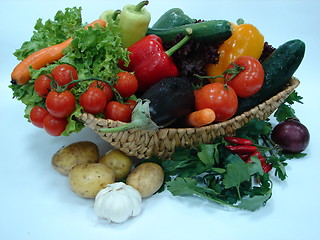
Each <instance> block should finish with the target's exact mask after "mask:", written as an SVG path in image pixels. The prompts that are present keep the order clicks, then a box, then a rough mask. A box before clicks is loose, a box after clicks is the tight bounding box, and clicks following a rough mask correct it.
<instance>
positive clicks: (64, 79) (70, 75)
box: [51, 64, 78, 89]
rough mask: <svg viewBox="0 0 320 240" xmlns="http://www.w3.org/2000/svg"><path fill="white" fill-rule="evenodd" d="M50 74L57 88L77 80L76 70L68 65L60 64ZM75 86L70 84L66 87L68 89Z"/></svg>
mask: <svg viewBox="0 0 320 240" xmlns="http://www.w3.org/2000/svg"><path fill="white" fill-rule="evenodd" d="M51 73H52V76H53V78H54V80H55V81H56V82H57V83H58V85H59V86H62V85H65V84H67V83H69V82H71V81H72V80H76V79H78V73H77V70H76V69H75V68H74V67H73V66H71V65H69V64H60V65H58V66H56V67H55V68H54V69H53V70H52V72H51ZM75 85H76V83H74V84H70V85H69V86H68V89H71V88H73V87H74V86H75Z"/></svg>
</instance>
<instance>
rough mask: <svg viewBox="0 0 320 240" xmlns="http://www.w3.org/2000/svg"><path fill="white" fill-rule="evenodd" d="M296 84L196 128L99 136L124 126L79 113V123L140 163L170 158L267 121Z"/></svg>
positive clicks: (126, 132) (117, 122)
mask: <svg viewBox="0 0 320 240" xmlns="http://www.w3.org/2000/svg"><path fill="white" fill-rule="evenodd" d="M299 84H300V81H299V80H298V79H297V78H295V77H292V78H291V79H290V81H289V82H288V84H287V85H286V87H285V88H284V89H283V90H282V91H281V92H279V93H278V94H276V95H275V96H273V97H271V98H270V99H268V100H267V101H265V102H263V103H261V104H259V105H257V106H255V107H253V108H251V109H250V110H248V111H246V112H244V113H242V114H240V115H238V116H235V117H232V118H230V119H229V120H227V121H223V122H218V123H213V124H210V125H207V126H203V127H198V128H160V129H158V130H157V131H153V130H139V129H131V130H126V131H122V132H115V133H102V132H100V131H99V129H100V128H112V127H117V126H120V125H123V124H126V123H124V122H120V121H113V120H110V119H103V118H95V117H94V116H93V115H92V114H90V113H83V114H82V115H81V116H80V119H81V120H82V121H83V122H84V123H85V125H87V126H88V127H90V128H91V129H92V130H94V131H95V132H96V133H97V134H98V135H100V137H101V138H102V139H103V140H105V141H106V142H108V143H109V144H111V145H112V146H113V147H115V148H117V149H119V150H121V151H123V152H124V153H125V154H127V155H128V156H135V157H137V158H140V159H142V158H149V157H151V156H153V155H157V156H160V157H165V158H166V157H170V156H171V154H172V153H173V152H174V150H175V148H176V147H178V146H180V147H192V146H196V145H198V144H199V143H210V142H212V140H213V139H215V138H218V137H221V136H227V135H234V133H235V131H236V130H237V129H239V128H241V127H242V126H244V125H245V124H246V123H247V122H249V121H250V120H251V119H253V118H258V119H260V120H265V119H267V118H268V117H269V116H270V115H271V114H272V113H273V112H274V111H275V110H276V109H277V108H278V107H279V106H280V104H281V103H282V102H283V101H284V100H285V99H286V98H287V96H289V94H290V93H291V92H292V91H293V90H294V89H295V88H296V87H297V86H298V85H299Z"/></svg>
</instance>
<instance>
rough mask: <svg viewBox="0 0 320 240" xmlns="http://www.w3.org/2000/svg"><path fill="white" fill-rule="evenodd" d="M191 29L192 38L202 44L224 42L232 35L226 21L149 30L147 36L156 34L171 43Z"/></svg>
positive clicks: (228, 23)
mask: <svg viewBox="0 0 320 240" xmlns="http://www.w3.org/2000/svg"><path fill="white" fill-rule="evenodd" d="M187 28H191V29H192V34H191V38H192V39H194V40H197V41H201V42H208V43H209V42H211V43H214V42H222V41H225V40H227V39H228V38H229V37H231V35H232V29H231V24H230V22H228V21H226V20H212V21H207V22H199V23H191V24H185V25H182V26H177V27H173V28H169V29H155V28H149V29H148V31H147V34H148V35H150V34H155V35H157V36H159V37H160V38H161V39H162V41H164V42H171V41H173V40H175V39H176V37H177V35H178V34H180V33H181V34H186V29H187Z"/></svg>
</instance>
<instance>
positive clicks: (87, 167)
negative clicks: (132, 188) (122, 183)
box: [69, 163, 115, 198]
mask: <svg viewBox="0 0 320 240" xmlns="http://www.w3.org/2000/svg"><path fill="white" fill-rule="evenodd" d="M114 182H115V175H114V172H113V170H112V169H111V168H110V167H108V166H107V165H106V164H103V163H85V164H78V165H76V166H75V167H73V168H72V169H71V171H70V173H69V183H70V187H71V189H72V191H73V192H74V193H76V194H77V195H79V196H80V197H83V198H95V196H96V195H97V193H98V192H99V191H100V190H101V189H103V188H105V186H106V185H107V184H111V183H114Z"/></svg>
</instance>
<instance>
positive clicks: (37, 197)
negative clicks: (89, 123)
mask: <svg viewBox="0 0 320 240" xmlns="http://www.w3.org/2000/svg"><path fill="white" fill-rule="evenodd" d="M138 2H139V1H138V0H136V1H133V0H117V1H107V0H104V1H98V0H91V1H88V0H86V1H62V0H54V1H51V0H50V1H49V0H48V1H34V0H29V1H24V0H21V1H17V0H10V1H7V0H1V1H0V22H2V25H1V28H0V29H1V33H0V70H1V71H0V113H1V115H0V126H1V140H0V142H1V144H0V149H1V153H2V154H1V157H0V191H1V198H0V239H12V240H16V239H17V240H23V239H37V240H38V239H41V240H51V239H55V240H56V239H79V240H81V239H92V240H95V239H118V240H120V239H138V238H140V239H141V238H142V239H154V240H156V239H163V238H165V239H175V238H176V239H195V238H197V239H201V238H203V239H205V238H206V239H219V238H220V239H239V240H240V239H255V238H257V239H276V240H277V239H291V240H294V239H301V238H303V239H316V238H317V237H318V236H319V235H320V229H319V216H320V207H319V199H320V187H319V177H318V176H319V169H320V159H319V155H320V150H319V142H320V138H319V110H320V107H319V104H318V101H319V100H318V98H319V91H318V89H317V88H318V87H319V86H318V85H317V84H318V83H319V80H320V78H319V76H318V73H317V71H318V69H319V66H318V61H319V53H320V49H319V46H320V42H319V41H320V27H319V23H320V17H319V10H320V1H318V0H314V1H308V0H299V1H297V0H286V1H285V0H277V1H274V0H259V1H257V0H255V1H254V0H252V1H248V0H242V1H236V0H233V1H232V0H229V1H222V0H221V1H209V0H207V1H205V0H197V1H189V0H185V1H182V0H179V1H178V0H161V1H159V0H158V1H156V0H151V1H150V4H149V5H148V7H147V9H148V10H149V11H150V12H151V14H152V23H153V22H155V21H156V20H157V19H158V17H159V16H160V15H162V14H163V13H164V12H165V11H166V10H168V9H170V8H172V7H179V8H181V9H183V10H184V11H185V12H186V13H187V14H188V15H189V16H192V17H193V18H198V19H205V20H211V19H227V20H229V21H233V22H235V21H236V20H237V19H238V18H243V19H244V20H245V21H246V22H249V23H252V24H254V25H256V26H257V27H258V28H259V29H260V31H261V32H262V33H263V34H264V36H265V39H266V40H267V41H268V42H269V43H270V44H272V45H274V46H278V45H280V44H282V43H284V42H286V41H288V40H291V39H295V38H300V39H301V40H303V41H304V42H305V43H306V54H305V59H304V61H303V63H302V64H301V66H300V68H299V69H298V71H297V72H296V73H295V76H296V77H298V78H299V79H300V81H301V84H300V86H299V87H298V89H297V91H298V93H299V94H300V95H302V96H303V97H304V99H303V102H304V104H303V105H300V104H296V105H295V109H296V113H297V116H298V117H299V118H300V120H301V122H302V123H303V124H305V125H306V126H307V127H308V128H309V131H310V133H311V142H310V145H309V148H308V149H307V151H306V152H307V153H308V156H307V157H306V158H304V159H300V160H291V161H289V167H288V168H287V174H288V179H287V180H286V181H285V182H280V181H275V182H274V188H273V196H272V198H271V200H270V201H269V202H268V204H267V206H266V207H263V208H261V209H260V210H258V211H256V212H253V213H251V212H246V211H240V210H230V209H226V208H223V207H221V206H218V205H216V204H212V203H209V202H207V201H204V200H199V199H196V198H180V197H173V196H171V194H170V193H169V192H167V191H165V192H163V193H161V194H157V195H155V196H153V197H150V198H148V199H145V200H144V201H143V212H142V213H141V214H140V215H139V216H138V217H136V218H133V219H131V220H130V221H127V222H125V223H123V224H120V225H119V224H111V225H106V224H104V223H103V222H101V221H99V220H98V219H97V218H96V216H95V214H94V212H93V207H92V206H93V201H92V200H86V199H82V198H80V197H77V196H76V195H75V194H74V193H72V192H71V191H70V189H69V186H68V180H67V178H66V177H64V176H61V175H60V174H58V173H57V172H55V171H54V170H53V169H52V167H51V156H52V155H53V154H54V153H55V152H56V151H57V150H58V149H59V148H60V147H61V146H63V145H66V144H69V143H72V142H75V141H81V140H91V141H94V142H95V143H97V144H98V145H99V147H100V151H101V152H102V153H103V152H104V151H106V150H107V149H108V148H109V146H108V144H106V143H105V142H103V141H102V140H101V139H100V138H99V137H98V136H97V135H96V134H95V133H93V132H91V130H89V129H84V130H83V131H81V132H80V133H78V134H73V135H72V136H70V137H51V136H49V135H47V134H46V133H44V131H43V130H40V129H37V128H35V127H34V126H32V125H31V124H29V123H28V122H27V121H26V119H25V118H24V117H23V111H24V106H23V104H22V103H20V102H18V101H17V100H13V99H12V92H11V90H10V89H9V88H8V85H9V83H10V74H11V71H12V69H13V68H14V67H15V65H16V64H17V63H18V61H17V60H16V59H15V57H14V56H13V55H12V53H13V52H14V50H15V49H16V48H19V47H20V45H21V44H22V43H23V42H24V41H26V40H28V39H29V38H30V37H31V35H32V31H33V27H34V24H35V22H36V20H37V19H38V18H43V19H44V20H46V19H48V18H51V19H52V18H53V16H54V15H55V13H56V12H57V11H58V10H64V9H65V8H66V7H73V6H81V7H82V8H83V10H82V15H83V20H84V21H86V22H91V21H92V20H95V19H96V18H98V17H99V15H100V14H101V13H102V12H103V11H104V10H107V9H119V8H120V9H121V8H122V7H123V6H124V5H126V4H128V3H130V4H136V3H138Z"/></svg>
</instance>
